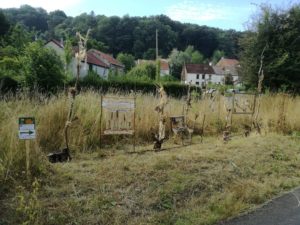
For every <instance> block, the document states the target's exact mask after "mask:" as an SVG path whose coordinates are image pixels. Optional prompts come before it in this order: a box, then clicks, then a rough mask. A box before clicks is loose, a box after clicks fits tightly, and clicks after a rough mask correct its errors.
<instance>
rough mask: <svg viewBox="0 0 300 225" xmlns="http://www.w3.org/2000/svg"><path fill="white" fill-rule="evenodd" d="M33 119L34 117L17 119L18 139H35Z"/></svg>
mask: <svg viewBox="0 0 300 225" xmlns="http://www.w3.org/2000/svg"><path fill="white" fill-rule="evenodd" d="M35 134H36V132H35V119H34V117H20V118H19V139H21V140H30V139H35V136H36V135H35Z"/></svg>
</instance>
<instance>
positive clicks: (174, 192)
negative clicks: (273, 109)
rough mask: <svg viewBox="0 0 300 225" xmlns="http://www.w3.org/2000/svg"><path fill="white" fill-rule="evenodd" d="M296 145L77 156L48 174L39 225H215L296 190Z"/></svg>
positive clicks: (287, 140) (240, 142) (299, 157)
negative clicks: (279, 195) (278, 195)
mask: <svg viewBox="0 0 300 225" xmlns="http://www.w3.org/2000/svg"><path fill="white" fill-rule="evenodd" d="M299 143H300V142H299V140H296V139H292V138H291V137H288V136H282V135H277V134H269V135H267V136H256V135H252V136H251V137H249V138H242V137H235V138H234V139H233V140H232V141H231V142H229V143H228V144H223V143H222V142H221V140H220V139H217V138H205V139H204V143H203V144H195V145H191V146H185V147H182V148H174V149H168V150H165V151H161V152H151V151H148V152H144V153H143V154H127V153H126V152H124V151H115V152H114V154H112V155H110V156H107V157H104V158H99V154H98V153H91V154H88V153H81V154H78V155H76V157H75V159H74V160H73V161H72V162H69V163H65V164H56V165H54V166H53V167H54V168H55V169H54V173H53V174H52V175H50V176H49V177H48V181H46V183H45V184H43V185H42V187H41V189H40V191H39V194H38V202H39V209H38V210H40V218H39V224H177V225H179V224H214V223H216V222H218V221H221V220H224V219H226V218H229V217H232V216H235V215H238V214H239V213H241V212H244V211H245V210H249V209H251V208H253V207H257V206H259V205H260V204H262V203H264V202H265V201H267V200H269V199H271V198H272V197H274V196H276V195H277V194H278V193H280V192H283V191H286V190H290V189H292V188H293V187H295V186H297V185H299V184H300V148H299ZM45 180H46V179H45Z"/></svg>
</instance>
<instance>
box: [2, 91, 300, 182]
mask: <svg viewBox="0 0 300 225" xmlns="http://www.w3.org/2000/svg"><path fill="white" fill-rule="evenodd" d="M114 95H118V94H114ZM100 97H101V95H100V93H97V92H93V91H88V92H85V93H81V94H80V95H78V96H77V97H76V100H75V108H74V115H75V116H77V117H78V118H79V119H78V120H77V121H76V122H74V123H73V124H72V125H71V129H70V148H71V151H72V152H76V151H88V150H94V149H96V148H98V147H99V144H100V130H101V127H100V111H101V108H100ZM283 100H284V104H283ZM158 101H159V99H158V98H157V97H156V96H152V95H141V94H138V95H137V96H136V139H137V143H144V142H149V141H151V132H152V131H153V130H157V129H158V121H159V117H158V114H157V113H156V112H155V111H154V108H155V106H156V105H157V103H158ZM224 101H225V99H224V97H223V96H220V97H219V98H216V100H215V101H214V102H213V101H211V100H209V99H206V100H199V101H197V102H194V103H193V107H192V109H191V110H190V112H189V121H190V126H192V124H193V123H194V116H195V114H196V113H199V114H200V116H199V118H198V119H197V121H196V126H195V131H196V134H197V132H200V131H201V128H202V120H203V116H204V115H205V125H204V133H205V134H206V135H217V134H219V133H220V131H222V129H223V128H224V125H225V117H226V110H225V107H224ZM184 104H185V101H184V100H183V99H181V100H180V99H172V98H171V99H169V103H168V105H167V106H166V108H165V112H166V114H167V116H172V115H173V116H174V115H182V113H183V105H184ZM68 105H69V100H68V98H67V97H66V96H65V95H64V94H59V95H57V96H53V97H50V98H49V97H47V98H44V97H41V96H36V97H31V98H28V96H27V95H25V94H24V95H21V96H18V97H17V98H8V99H6V100H1V101H0V179H1V180H0V181H1V182H3V181H7V180H14V179H16V177H19V176H20V177H21V176H23V175H24V170H25V143H24V141H22V140H19V139H18V118H19V117H21V116H34V117H35V118H36V125H37V139H36V140H35V141H33V142H32V143H31V159H37V158H39V159H40V158H43V157H44V158H45V155H46V154H47V153H48V152H53V151H57V150H58V149H60V148H61V147H63V146H64V138H63V129H64V125H65V121H66V118H67V113H68ZM299 113H300V97H288V96H285V95H282V94H277V95H272V96H263V97H262V100H261V109H260V114H259V122H260V123H261V126H262V129H263V130H264V131H265V132H274V131H276V132H284V133H291V132H293V131H300V117H299V116H298V115H299ZM249 123H250V116H238V115H234V116H233V127H232V130H234V131H235V132H237V133H238V132H241V131H242V128H243V125H245V124H249ZM102 138H103V139H102V142H103V141H105V140H106V143H116V141H119V140H123V141H124V140H125V141H126V140H128V141H130V140H129V139H124V138H123V139H122V138H120V139H116V138H112V137H109V136H102ZM31 161H32V163H31V171H32V173H40V172H43V171H44V170H45V168H44V166H45V165H46V164H43V163H42V164H41V163H39V162H40V160H31Z"/></svg>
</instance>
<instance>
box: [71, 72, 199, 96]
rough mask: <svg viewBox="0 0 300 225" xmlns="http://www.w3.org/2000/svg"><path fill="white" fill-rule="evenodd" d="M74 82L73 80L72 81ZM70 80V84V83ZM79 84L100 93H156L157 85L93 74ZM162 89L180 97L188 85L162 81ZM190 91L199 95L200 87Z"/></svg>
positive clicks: (184, 93) (185, 91)
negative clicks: (96, 76) (98, 76)
mask: <svg viewBox="0 0 300 225" xmlns="http://www.w3.org/2000/svg"><path fill="white" fill-rule="evenodd" d="M73 82H74V81H73ZM73 82H71V83H70V84H72V83H73ZM79 84H80V86H81V88H83V89H89V88H94V89H96V90H101V93H106V92H108V91H112V92H114V91H115V92H122V93H131V92H139V93H152V94H156V91H157V87H156V86H155V82H152V81H138V80H112V81H110V80H101V79H95V77H94V78H93V76H92V75H91V76H87V77H85V78H84V79H83V80H81V81H80V83H79ZM162 84H163V86H164V89H165V90H166V92H167V94H168V96H172V97H176V98H181V97H183V96H186V93H187V89H188V86H187V85H182V84H180V83H178V82H167V83H162ZM191 88H192V91H195V92H197V93H198V94H199V95H201V89H200V88H197V87H196V86H195V87H191Z"/></svg>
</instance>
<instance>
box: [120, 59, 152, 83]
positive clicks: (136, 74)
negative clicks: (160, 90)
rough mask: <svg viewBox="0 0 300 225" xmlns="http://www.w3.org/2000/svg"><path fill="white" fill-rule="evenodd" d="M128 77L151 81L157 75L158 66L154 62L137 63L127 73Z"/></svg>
mask: <svg viewBox="0 0 300 225" xmlns="http://www.w3.org/2000/svg"><path fill="white" fill-rule="evenodd" d="M126 77H127V78H130V79H136V80H144V81H150V80H154V79H155V77H156V66H155V64H154V63H146V64H142V65H137V66H136V67H134V68H133V69H132V70H130V71H129V72H128V73H127V74H126Z"/></svg>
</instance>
